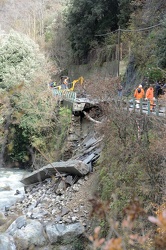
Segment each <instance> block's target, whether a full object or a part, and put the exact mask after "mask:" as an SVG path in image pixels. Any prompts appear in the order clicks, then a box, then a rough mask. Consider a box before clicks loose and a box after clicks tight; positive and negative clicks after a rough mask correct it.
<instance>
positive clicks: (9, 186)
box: [0, 168, 26, 211]
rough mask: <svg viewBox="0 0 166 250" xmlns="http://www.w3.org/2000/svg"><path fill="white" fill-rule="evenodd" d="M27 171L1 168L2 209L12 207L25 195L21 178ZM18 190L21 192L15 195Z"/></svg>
mask: <svg viewBox="0 0 166 250" xmlns="http://www.w3.org/2000/svg"><path fill="white" fill-rule="evenodd" d="M25 174H26V171H24V170H20V169H8V168H0V211H4V210H5V207H10V206H11V205H13V204H14V203H15V202H16V201H17V200H19V199H21V198H22V197H23V195H24V187H23V184H22V183H21V182H20V180H21V179H22V178H23V176H24V175H25ZM16 190H19V191H20V194H18V195H15V193H16Z"/></svg>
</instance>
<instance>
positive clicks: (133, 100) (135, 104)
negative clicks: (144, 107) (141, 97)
mask: <svg viewBox="0 0 166 250" xmlns="http://www.w3.org/2000/svg"><path fill="white" fill-rule="evenodd" d="M135 105H136V104H135V98H133V110H134V112H135Z"/></svg>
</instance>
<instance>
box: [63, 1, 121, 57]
mask: <svg viewBox="0 0 166 250" xmlns="http://www.w3.org/2000/svg"><path fill="white" fill-rule="evenodd" d="M117 14H118V2H117V1H115V0H105V1H103V0H98V1H92V0H80V1H77V0H71V3H70V5H69V8H68V13H67V16H66V25H67V27H68V30H69V40H70V42H71V48H72V50H73V55H74V58H76V59H77V60H79V61H82V62H85V61H86V60H87V55H88V52H89V51H90V49H91V44H92V42H94V41H97V42H100V43H101V42H102V41H103V38H101V37H98V36H96V35H99V34H101V33H102V34H103V33H106V32H108V31H111V30H115V29H116V28H117V21H118V19H117Z"/></svg>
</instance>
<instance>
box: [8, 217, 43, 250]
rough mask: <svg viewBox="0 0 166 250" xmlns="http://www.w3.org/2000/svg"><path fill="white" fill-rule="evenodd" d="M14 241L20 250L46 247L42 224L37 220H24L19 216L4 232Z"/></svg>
mask: <svg viewBox="0 0 166 250" xmlns="http://www.w3.org/2000/svg"><path fill="white" fill-rule="evenodd" d="M6 232H7V233H9V234H10V235H11V236H13V238H14V239H15V241H16V244H17V245H18V246H19V247H20V249H21V250H24V249H29V248H30V247H31V246H33V245H35V246H36V247H42V246H45V245H47V239H46V235H45V232H44V228H43V226H42V224H41V223H40V222H39V221H37V220H30V219H27V220H26V219H25V216H20V217H18V218H17V220H16V221H14V222H13V223H12V224H11V225H10V227H9V228H8V229H7V231H6Z"/></svg>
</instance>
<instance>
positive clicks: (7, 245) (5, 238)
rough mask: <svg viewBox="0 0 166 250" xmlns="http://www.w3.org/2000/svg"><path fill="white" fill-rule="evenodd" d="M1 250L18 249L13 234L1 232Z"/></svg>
mask: <svg viewBox="0 0 166 250" xmlns="http://www.w3.org/2000/svg"><path fill="white" fill-rule="evenodd" d="M0 250H16V246H15V243H14V239H13V237H12V236H10V235H9V234H7V233H4V234H0Z"/></svg>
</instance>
